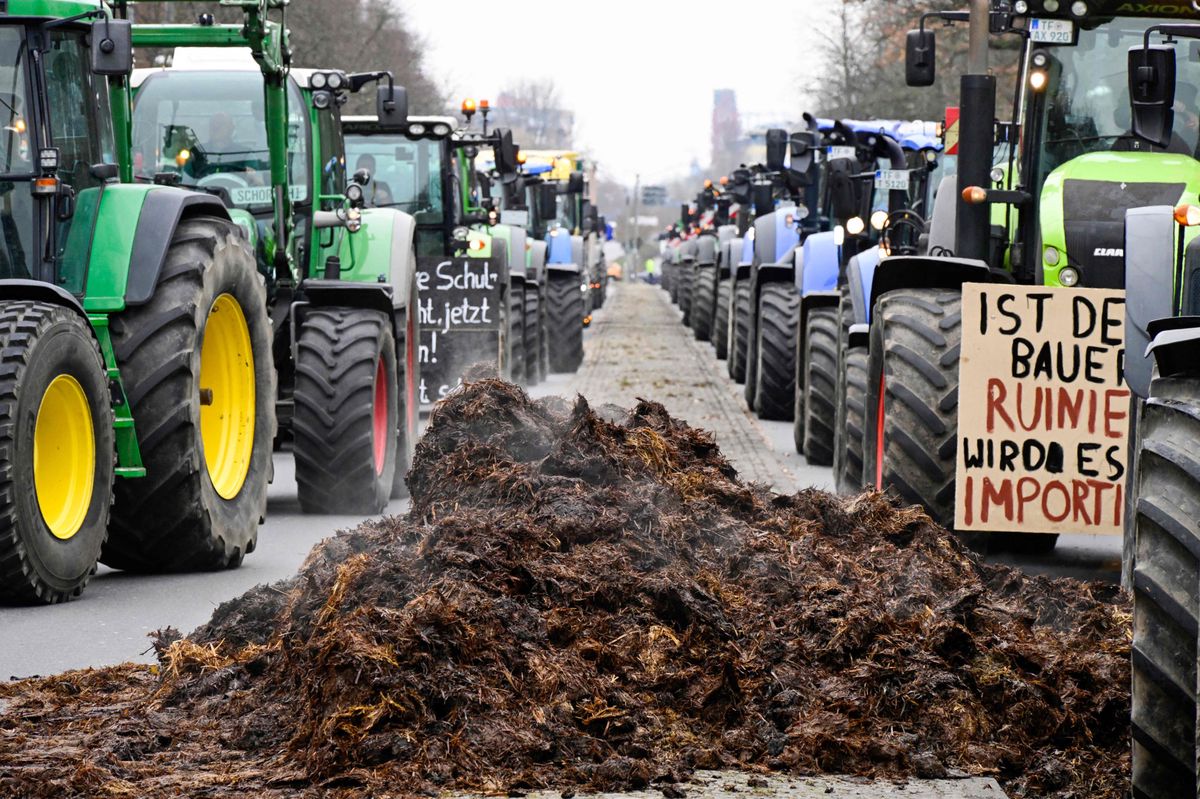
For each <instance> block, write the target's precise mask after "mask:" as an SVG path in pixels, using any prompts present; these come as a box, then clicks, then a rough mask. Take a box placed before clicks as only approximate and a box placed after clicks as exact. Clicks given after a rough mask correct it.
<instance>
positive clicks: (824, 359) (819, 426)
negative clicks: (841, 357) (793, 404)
mask: <svg viewBox="0 0 1200 799" xmlns="http://www.w3.org/2000/svg"><path fill="white" fill-rule="evenodd" d="M805 330H806V332H805V336H804V360H803V364H804V384H803V389H802V395H803V399H802V400H801V401H800V403H799V404H798V405H797V407H802V408H803V412H804V421H803V423H802V424H803V428H804V439H803V440H804V446H803V454H804V457H805V458H807V459H808V462H809V463H810V464H813V465H816V466H829V465H832V463H833V444H834V442H833V430H834V427H835V425H836V424H837V401H838V398H837V368H838V362H837V357H838V356H837V348H838V312H837V309H836V308H833V307H826V308H813V309H812V310H811V311H809V313H808V319H807V321H806V323H805Z"/></svg>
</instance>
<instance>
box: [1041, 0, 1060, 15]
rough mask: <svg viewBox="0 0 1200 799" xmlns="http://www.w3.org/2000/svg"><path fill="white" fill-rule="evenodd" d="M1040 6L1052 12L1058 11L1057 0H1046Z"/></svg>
mask: <svg viewBox="0 0 1200 799" xmlns="http://www.w3.org/2000/svg"><path fill="white" fill-rule="evenodd" d="M1042 8H1044V9H1046V11H1048V12H1050V13H1051V14H1053V13H1054V12H1055V11H1058V0H1046V2H1044V3H1042Z"/></svg>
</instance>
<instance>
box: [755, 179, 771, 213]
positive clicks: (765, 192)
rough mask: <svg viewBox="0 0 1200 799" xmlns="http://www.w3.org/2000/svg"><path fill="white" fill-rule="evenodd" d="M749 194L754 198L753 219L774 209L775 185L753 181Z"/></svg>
mask: <svg viewBox="0 0 1200 799" xmlns="http://www.w3.org/2000/svg"><path fill="white" fill-rule="evenodd" d="M750 194H751V197H752V198H753V200H754V218H755V219H757V218H758V217H760V216H765V215H767V214H769V213H771V212H772V211H774V210H775V187H774V186H772V185H771V184H770V183H766V182H763V183H755V184H754V186H753V188H751V190H750Z"/></svg>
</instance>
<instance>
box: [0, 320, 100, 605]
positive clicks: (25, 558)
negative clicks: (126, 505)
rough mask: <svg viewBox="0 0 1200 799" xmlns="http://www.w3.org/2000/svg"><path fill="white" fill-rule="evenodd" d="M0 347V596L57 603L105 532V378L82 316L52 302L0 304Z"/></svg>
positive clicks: (95, 554) (81, 577) (85, 574)
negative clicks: (0, 367) (0, 453)
mask: <svg viewBox="0 0 1200 799" xmlns="http://www.w3.org/2000/svg"><path fill="white" fill-rule="evenodd" d="M0 353H2V354H0V363H2V364H3V369H0V451H3V452H4V453H5V456H4V458H3V459H0V599H3V600H5V601H11V602H22V603H46V604H49V603H54V602H63V601H65V600H68V599H71V598H73V597H77V596H79V594H80V593H81V592H82V591H83V588H84V586H85V585H86V584H87V582H88V580H89V579H91V576H92V575H93V574H95V572H96V560H97V559H98V558H99V557H100V549H101V547H102V546H103V545H104V539H105V536H107V535H108V514H109V507H110V505H111V503H112V487H113V453H114V452H115V449H114V446H113V412H112V405H111V401H110V394H109V390H108V376H107V374H106V373H105V369H104V361H103V360H102V359H101V358H100V350H99V348H98V347H97V345H96V339H95V337H94V336H93V335H92V332H91V330H90V329H89V328H88V323H87V321H86V320H85V319H84V318H83V316H82V315H81V314H79V313H76V312H75V311H73V310H71V309H69V308H64V307H62V306H60V305H51V304H47V303H42V302H33V301H25V300H10V301H6V302H0Z"/></svg>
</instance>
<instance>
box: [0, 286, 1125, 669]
mask: <svg viewBox="0 0 1200 799" xmlns="http://www.w3.org/2000/svg"><path fill="white" fill-rule="evenodd" d="M678 318H679V317H678V312H677V311H675V309H673V308H672V307H671V305H670V303H669V302H668V301H667V299H666V295H665V294H664V293H663V292H662V291H661V290H658V289H652V288H650V287H647V286H643V285H632V286H618V287H617V289H616V290H615V291H614V296H613V297H612V298H611V299H610V302H609V304H608V305H606V307H605V308H604V309H602V310H601V311H600V312H599V313H597V314H596V321H595V323H594V324H593V326H592V328H591V329H590V330H589V331H588V332H587V335H586V348H587V355H586V358H585V361H584V365H583V367H582V368H581V369H580V371H579V372H578V373H577V374H575V375H554V376H552V377H551V379H550V380H549V381H547V382H546V383H544V384H543V385H541V386H539V387H537V388H536V389H535V390H534V391H533V392H532V393H534V394H536V395H546V394H561V395H564V396H572V395H574V394H576V393H583V394H584V395H585V396H587V397H589V399H591V400H592V401H593V404H600V403H604V402H613V403H616V404H618V405H622V406H624V407H628V406H630V405H631V404H632V403H634V402H635V401H636V398H637V397H639V396H641V397H646V398H648V399H656V400H659V401H662V402H663V403H664V404H665V405H666V406H667V407H668V409H670V410H671V412H672V413H674V414H676V415H677V416H679V417H680V418H683V419H686V420H688V421H689V422H690V423H692V424H695V425H698V426H700V427H704V428H705V429H709V430H712V431H713V432H714V435H716V437H717V441H718V443H719V444H720V445H721V446H722V449H723V450H724V451H725V452H726V454H727V455H729V456H730V458H731V460H732V461H733V462H734V465H735V466H736V467H737V468H738V469H739V471H740V472H741V473H742V475H743V477H744V478H746V479H752V480H757V481H759V482H765V483H769V484H771V485H773V486H774V487H775V488H776V489H777V490H783V491H794V490H797V489H799V488H803V487H807V486H814V485H815V486H817V487H819V488H824V489H829V488H831V487H832V482H833V481H832V473H831V472H830V470H829V469H827V468H822V467H814V466H809V465H808V464H807V462H805V460H804V458H803V457H802V456H800V455H798V454H796V452H795V447H794V445H793V442H792V429H791V424H790V423H783V422H763V421H761V420H759V419H756V418H754V417H753V416H752V415H751V414H749V413H747V412H746V411H745V406H744V403H742V400H741V387H740V386H737V385H735V384H734V383H733V382H732V381H730V380H729V379H728V377H727V376H726V373H725V364H724V363H723V362H720V361H717V360H716V358H715V357H714V356H713V352H712V348H711V347H709V346H708V345H707V344H702V343H699V342H695V341H694V340H693V339H692V337H691V334H690V331H687V330H685V329H684V328H683V326H682V325H680V324H679V323H678ZM404 509H405V504H404V503H402V502H394V503H393V504H392V505H391V506H390V507H389V509H388V511H389V513H402V512H403V511H404ZM357 521H359V519H356V518H352V517H331V516H306V515H304V514H302V513H301V512H300V508H299V505H298V504H297V502H296V484H295V480H294V477H293V465H292V456H291V455H290V454H288V453H279V454H277V455H276V458H275V483H274V485H273V486H272V487H271V491H270V503H269V508H268V519H267V523H266V524H265V525H264V526H263V529H262V531H261V532H260V534H259V545H258V549H257V550H256V551H255V552H254V553H253V554H251V555H250V556H248V557H247V558H246V561H245V563H244V564H243V565H242V567H241V568H240V569H237V570H234V571H228V572H219V573H206V574H192V575H169V576H141V575H129V574H124V573H121V572H114V571H112V570H109V569H105V568H102V569H101V571H100V573H99V574H97V575H96V577H95V578H94V579H93V580H92V582H91V583H90V584H89V585H88V587H87V589H86V590H85V591H84V593H83V596H82V597H81V598H80V599H79V600H76V601H75V602H70V603H67V604H64V605H57V606H53V607H26V608H3V607H0V680H3V679H6V678H9V677H27V676H31V675H35V674H52V673H55V672H59V671H63V670H65V669H72V668H84V667H89V666H91V667H97V666H106V665H112V664H115V663H120V662H123V661H128V660H132V661H143V662H150V661H152V659H153V658H152V656H151V654H150V652H149V640H148V638H147V636H148V635H149V634H150V633H151V632H153V631H154V630H157V629H160V628H163V627H166V626H172V627H175V628H177V629H179V630H181V631H183V632H188V631H190V630H192V629H193V628H195V627H196V626H197V625H199V624H201V623H203V622H204V621H206V620H207V619H208V617H209V615H210V613H211V612H212V610H213V608H215V607H216V606H217V605H218V604H220V603H221V602H223V601H225V600H227V599H231V598H233V597H236V596H238V595H239V594H241V593H242V592H244V591H245V590H246V589H248V588H250V587H252V586H254V585H256V584H258V583H263V582H274V581H276V580H280V579H283V578H286V577H289V576H291V575H292V574H293V573H294V572H295V570H296V568H297V567H298V566H299V565H300V564H301V562H303V560H304V557H305V555H306V554H307V553H308V551H309V549H310V548H311V547H312V546H313V545H314V544H316V543H317V542H318V541H320V540H321V539H323V538H326V537H327V536H329V535H332V534H333V533H334V532H336V531H337V530H338V529H342V528H345V527H350V526H353V525H354V524H355V523H356V522H357ZM1120 553H1121V542H1120V540H1119V539H1116V538H1105V537H1100V536H1064V537H1063V538H1062V539H1061V540H1060V542H1059V546H1058V548H1057V549H1056V550H1055V551H1054V552H1053V553H1051V554H1049V555H1043V556H1036V557H1034V556H1022V555H1016V554H1013V553H995V554H992V555H990V556H989V560H993V561H997V562H1005V563H1011V564H1014V565H1018V566H1020V567H1021V568H1023V569H1026V570H1027V571H1031V572H1037V573H1045V574H1056V575H1065V576H1071V577H1078V578H1085V579H1086V578H1095V579H1105V580H1111V581H1115V580H1117V579H1119V573H1120Z"/></svg>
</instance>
